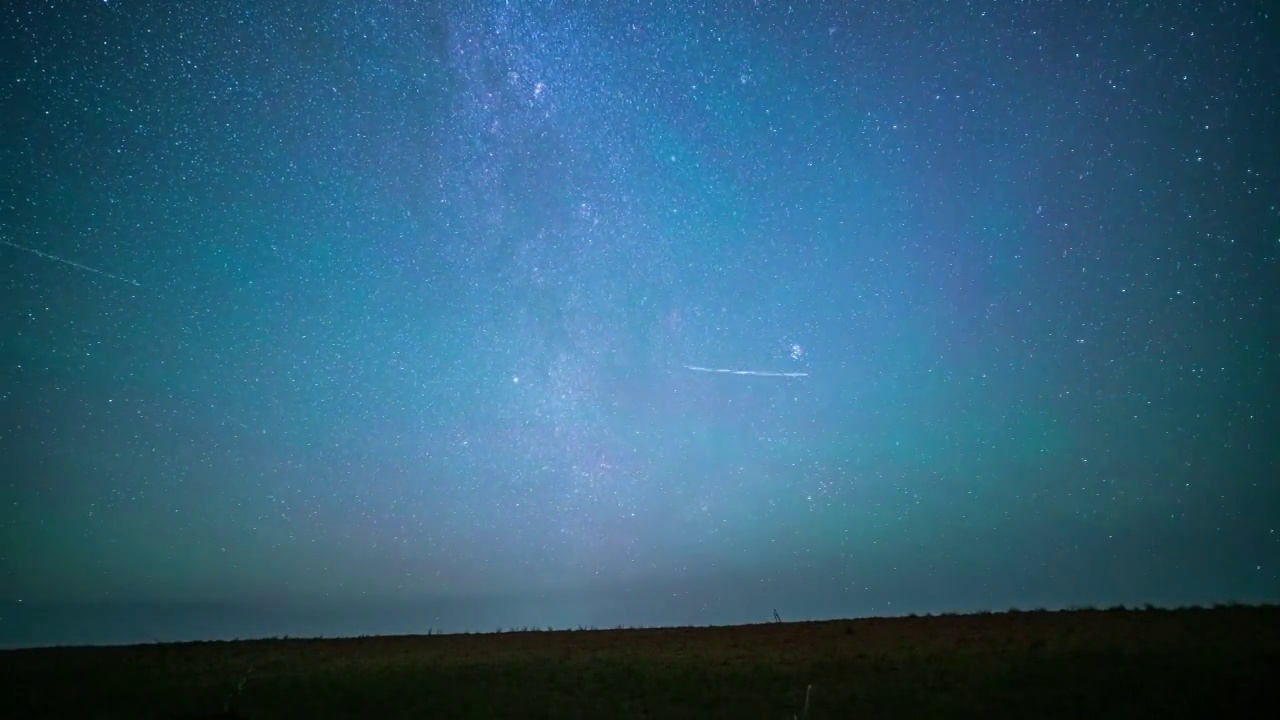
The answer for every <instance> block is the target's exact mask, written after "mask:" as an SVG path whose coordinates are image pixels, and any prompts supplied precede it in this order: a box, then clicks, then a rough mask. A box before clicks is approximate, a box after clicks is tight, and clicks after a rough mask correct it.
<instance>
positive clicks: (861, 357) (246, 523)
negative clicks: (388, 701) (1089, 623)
mask: <svg viewBox="0 0 1280 720" xmlns="http://www.w3.org/2000/svg"><path fill="white" fill-rule="evenodd" d="M1267 5H1268V4H1267V3H1265V2H1261V1H1260V0H1259V1H1258V2H1230V1H1228V2H1219V3H1205V4H1199V3H1186V2H1183V3H1176V2H1170V3H1159V4H1152V3H1138V2H1122V1H1119V0H1117V1H1113V2H1097V1H1093V2H1085V1H1083V0H1072V1H1071V2H1065V1H1063V2H1053V1H1046V2H1034V3H1014V2H1002V1H1001V2H997V1H995V0H973V1H972V2H948V1H944V0H920V1H919V2H888V1H883V0H870V1H868V2H859V3H839V2H804V1H803V0H796V1H795V2H780V1H773V0H718V1H715V2H711V1H708V0H681V2H670V3H667V2H660V1H659V0H652V1H650V2H611V3H605V2H586V1H582V0H577V1H574V0H456V1H446V2H441V3H418V2H411V1H410V0H383V1H380V2H366V1H364V0H306V1H303V0H274V1H271V2H262V1H260V0H228V1H227V2H216V3H211V2H194V1H187V0H105V1H103V0H84V1H80V2H77V1H72V2H56V3H54V2H35V1H34V0H25V1H19V2H16V3H6V4H4V7H3V8H2V9H0V69H2V70H3V73H0V107H2V108H3V111H2V112H0V642H5V643H8V644H11V645H13V644H23V643H27V644H30V643H39V642H47V641H55V640H56V641H64V642H88V641H99V640H101V641H107V640H118V641H138V640H147V639H157V638H163V639H172V638H178V637H214V636H224V635H226V636H235V635H240V636H245V635H253V634H258V635H277V634H284V633H286V632H297V633H308V632H311V633H316V632H324V633H328V634H350V633H355V632H417V631H423V630H425V629H426V628H427V627H434V628H437V629H455V630H456V629H474V630H492V629H496V628H498V627H511V626H513V625H534V626H539V627H543V626H554V627H576V626H579V625H593V624H598V625H610V626H612V625H615V624H622V625H644V624H720V623H732V622H755V621H765V620H769V619H771V617H772V611H773V610H774V609H777V611H778V612H779V614H780V615H781V616H782V617H783V618H784V619H787V620H798V619H806V618H819V617H847V616H856V615H869V614H899V613H906V612H941V611H965V610H976V609H980V608H992V609H1003V608H1007V607H1010V606H1019V607H1028V608H1029V607H1039V606H1044V607H1064V606H1068V605H1073V604H1098V605H1103V604H1108V605H1109V604H1115V603H1128V604H1139V603H1144V602H1153V603H1156V604H1182V603H1211V602H1215V601H1228V600H1240V601H1274V600H1277V599H1280V534H1277V532H1276V530H1277V529H1278V528H1280V487H1278V486H1277V483H1278V482H1280V443H1277V442H1276V438H1277V437H1280V407H1278V402H1280V400H1278V398H1280V393H1278V392H1277V388H1280V144H1278V143H1280V133H1278V132H1277V130H1276V128H1278V127H1280V70H1278V68H1280V49H1278V47H1277V45H1276V43H1275V42H1274V38H1275V37H1276V36H1277V35H1276V33H1277V28H1276V23H1277V19H1276V16H1275V12H1274V9H1272V10H1270V11H1268V9H1267ZM1268 38H1270V40H1268ZM69 618H74V622H72V621H71V620H70V619H69Z"/></svg>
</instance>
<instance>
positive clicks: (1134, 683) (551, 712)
mask: <svg viewBox="0 0 1280 720" xmlns="http://www.w3.org/2000/svg"><path fill="white" fill-rule="evenodd" d="M0 678H3V685H5V686H7V687H8V688H9V690H7V691H6V693H5V694H6V695H8V699H7V700H5V701H4V705H3V706H0V716H3V717H7V718H59V719H63V720H69V719H71V718H90V717H91V718H168V717H178V716H183V714H191V715H192V716H195V717H224V716H219V715H216V713H217V712H219V711H222V710H223V709H224V704H225V703H226V702H227V700H228V699H229V698H230V699H231V708H232V711H233V713H234V715H229V716H225V717H241V718H245V719H247V720H257V719H259V718H307V719H319V718H515V717H532V718H664V719H665V718H699V720H705V719H706V718H770V719H772V720H782V719H783V718H792V717H793V716H796V717H801V716H803V715H804V703H805V694H806V690H807V689H808V688H810V687H811V688H812V690H811V693H810V704H809V707H808V715H807V717H808V718H810V719H812V720H826V719H827V718H931V717H939V718H942V717H945V718H959V717H972V718H984V719H987V720H989V719H991V718H1003V717H1011V718H1012V717H1016V718H1143V717H1152V718H1155V717H1159V718H1179V717H1205V718H1209V717H1212V718H1226V717H1254V716H1256V717H1271V716H1272V713H1273V712H1275V709H1276V708H1277V707H1280V607H1239V606H1233V607H1223V608H1217V609H1212V610H1208V609H1190V610H1145V611H1137V610H1109V611H1092V610H1088V611H1070V612H1010V613H996V614H978V615H954V616H939V617H920V618H886V619H865V620H838V621H828V622H810V623H770V624H762V625H750V626H741V627H724V628H670V629H653V630H650V629H635V630H580V631H555V632H552V631H542V632H537V631H533V632H504V633H493V634H483V635H429V636H407V637H379V638H351V639H337V640H288V639H272V640H253V641H237V642H209V643H183V644H154V645H137V646H130V647H110V648H48V649H34V650H19V651H9V652H4V653H0Z"/></svg>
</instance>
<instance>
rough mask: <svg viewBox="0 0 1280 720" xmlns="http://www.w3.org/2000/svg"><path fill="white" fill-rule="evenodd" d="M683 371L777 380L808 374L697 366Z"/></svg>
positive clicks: (688, 367) (686, 367)
mask: <svg viewBox="0 0 1280 720" xmlns="http://www.w3.org/2000/svg"><path fill="white" fill-rule="evenodd" d="M684 369H685V370H692V371H694V372H705V373H724V374H725V375H750V376H752V377H779V378H802V377H809V373H802V372H765V371H764V370H734V369H732V368H709V367H698V366H697V365H685V366H684Z"/></svg>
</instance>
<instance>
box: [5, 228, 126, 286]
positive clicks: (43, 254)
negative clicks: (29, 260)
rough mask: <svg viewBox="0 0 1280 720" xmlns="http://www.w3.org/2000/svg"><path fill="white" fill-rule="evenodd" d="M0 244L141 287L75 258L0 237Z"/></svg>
mask: <svg viewBox="0 0 1280 720" xmlns="http://www.w3.org/2000/svg"><path fill="white" fill-rule="evenodd" d="M0 245H8V246H9V247H11V248H16V249H18V250H22V251H25V252H29V253H31V254H32V255H39V256H40V257H42V258H44V259H46V260H53V261H54V262H60V263H62V264H63V265H70V266H71V267H73V268H77V269H80V270H85V271H87V272H91V273H97V274H99V275H102V276H103V277H109V278H111V279H112V280H119V281H120V282H126V283H129V284H130V285H136V286H138V287H142V283H140V282H138V281H137V280H132V279H130V278H127V277H120V276H119V275H112V274H111V273H109V272H107V271H105V270H99V269H98V268H92V267H89V266H88V265H81V264H80V263H78V262H76V261H75V260H68V259H66V258H60V257H58V256H57V255H50V254H49V253H47V252H44V251H42V250H36V249H35V248H29V247H27V246H26V245H19V244H17V243H12V242H9V241H8V240H5V239H4V238H0Z"/></svg>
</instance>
